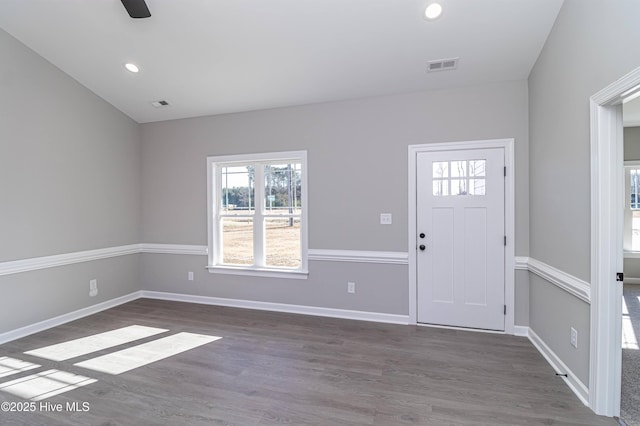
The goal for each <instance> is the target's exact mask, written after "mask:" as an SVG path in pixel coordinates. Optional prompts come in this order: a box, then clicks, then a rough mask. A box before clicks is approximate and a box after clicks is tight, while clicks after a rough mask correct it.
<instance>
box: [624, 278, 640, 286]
mask: <svg viewBox="0 0 640 426" xmlns="http://www.w3.org/2000/svg"><path fill="white" fill-rule="evenodd" d="M624 283H625V284H631V285H638V284H640V278H627V277H625V278H624Z"/></svg>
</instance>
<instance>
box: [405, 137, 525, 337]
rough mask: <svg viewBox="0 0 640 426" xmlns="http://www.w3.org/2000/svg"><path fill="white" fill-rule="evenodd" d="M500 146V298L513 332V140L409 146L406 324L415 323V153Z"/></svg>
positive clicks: (506, 325) (506, 326) (507, 327)
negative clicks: (504, 170) (504, 238)
mask: <svg viewBox="0 0 640 426" xmlns="http://www.w3.org/2000/svg"><path fill="white" fill-rule="evenodd" d="M485 148H504V154H505V155H504V164H505V166H506V168H507V176H506V177H505V182H504V196H505V198H504V208H505V211H504V221H505V222H504V225H505V233H506V236H507V245H506V247H505V258H504V286H505V294H504V301H505V304H506V305H507V314H506V316H505V321H504V332H505V333H507V334H515V315H514V310H515V169H514V166H515V159H514V149H513V148H514V139H490V140H477V141H463V142H445V143H429V144H420V145H409V221H408V223H409V239H408V241H409V246H408V248H409V250H408V252H409V324H417V318H418V315H417V308H418V297H417V296H418V282H417V279H418V269H417V256H416V255H417V237H416V235H417V234H416V232H417V219H418V218H417V205H416V196H417V182H416V176H417V164H416V158H417V155H418V153H419V152H434V151H458V150H468V149H485Z"/></svg>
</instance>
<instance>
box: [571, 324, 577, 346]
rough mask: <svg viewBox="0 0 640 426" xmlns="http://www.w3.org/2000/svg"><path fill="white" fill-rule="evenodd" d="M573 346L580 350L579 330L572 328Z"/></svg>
mask: <svg viewBox="0 0 640 426" xmlns="http://www.w3.org/2000/svg"><path fill="white" fill-rule="evenodd" d="M571 346H573V347H574V348H576V349H578V330H576V329H575V328H573V327H571Z"/></svg>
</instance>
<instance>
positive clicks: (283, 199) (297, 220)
mask: <svg viewBox="0 0 640 426" xmlns="http://www.w3.org/2000/svg"><path fill="white" fill-rule="evenodd" d="M256 167H260V168H262V169H261V170H260V173H259V175H262V176H264V186H262V187H261V188H260V190H259V191H256V187H255V184H256V183H255V176H256V173H255V172H256V169H255V168H256ZM301 177H302V169H301V164H300V163H291V164H266V165H265V164H246V165H234V166H230V167H222V168H221V179H220V180H221V191H220V192H219V196H220V204H219V206H220V212H219V217H220V220H221V230H222V235H221V237H222V239H221V246H222V259H221V260H222V264H227V265H246V266H250V265H255V264H256V263H258V262H256V259H255V255H256V253H262V255H263V256H264V259H261V260H262V264H264V265H265V266H266V267H276V268H299V267H300V265H301V213H302V208H301V206H302V195H303V194H302V185H301ZM256 203H258V207H257V208H258V211H259V213H260V214H256ZM256 233H257V234H258V235H260V236H261V237H262V239H263V240H264V249H263V250H258V251H256V250H255V247H254V239H255V235H256Z"/></svg>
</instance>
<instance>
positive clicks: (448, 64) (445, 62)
mask: <svg viewBox="0 0 640 426" xmlns="http://www.w3.org/2000/svg"><path fill="white" fill-rule="evenodd" d="M457 67H458V58H450V59H438V60H437V61H429V64H428V65H427V72H434V71H449V70H455V69H456V68H457Z"/></svg>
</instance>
